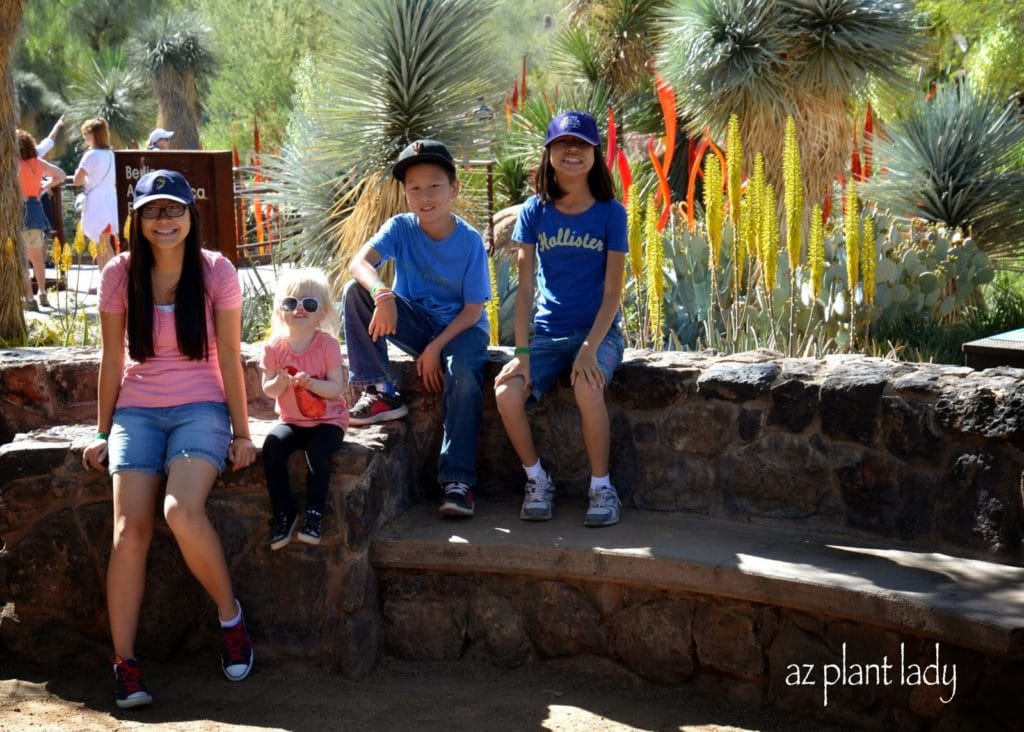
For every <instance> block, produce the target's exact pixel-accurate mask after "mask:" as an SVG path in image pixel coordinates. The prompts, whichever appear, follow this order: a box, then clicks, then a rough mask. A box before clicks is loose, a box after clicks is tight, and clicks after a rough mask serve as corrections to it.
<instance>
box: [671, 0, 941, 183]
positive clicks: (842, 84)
mask: <svg viewBox="0 0 1024 732" xmlns="http://www.w3.org/2000/svg"><path fill="white" fill-rule="evenodd" d="M921 25H922V24H921V20H920V18H919V17H918V16H917V15H916V13H915V12H914V8H913V5H912V4H911V3H907V2H892V1H891V0H677V2H676V4H675V6H674V8H673V10H672V12H671V13H670V17H669V21H668V26H667V31H666V35H665V43H664V45H663V48H662V51H661V53H660V54H659V57H658V58H659V67H660V68H661V69H662V72H663V73H664V74H665V76H666V78H667V79H668V80H669V81H670V82H672V83H673V85H674V86H675V88H676V92H677V95H678V98H679V100H680V103H681V107H682V108H681V112H682V113H683V116H684V117H689V118H690V119H691V120H692V127H693V128H694V129H695V130H701V129H704V128H705V127H710V129H711V130H712V134H714V135H716V136H718V135H719V134H720V133H721V132H722V131H724V130H725V127H726V123H727V121H728V119H729V116H730V115H731V114H737V115H739V118H740V120H741V123H742V139H743V148H744V150H745V151H746V154H747V156H748V158H747V161H746V163H747V165H746V169H747V170H748V171H749V170H750V166H751V163H752V160H753V155H754V154H755V153H756V152H758V151H760V152H763V153H764V154H765V157H766V161H765V162H766V163H767V168H766V169H767V170H768V171H769V177H770V178H772V180H771V182H772V183H773V184H774V185H775V188H776V190H777V191H779V192H780V194H781V192H782V190H783V188H782V186H781V185H779V184H780V183H781V181H780V180H779V179H778V178H777V177H776V176H777V175H778V172H777V171H781V169H782V168H781V165H780V156H781V151H782V150H781V148H782V146H781V145H780V144H779V141H780V140H782V139H783V138H784V130H785V125H786V117H787V116H788V115H793V117H794V118H795V121H796V128H797V129H798V130H801V131H803V134H802V137H801V139H800V158H801V159H802V160H803V161H804V175H805V180H806V194H807V195H806V198H807V200H808V201H814V200H819V199H820V197H821V195H822V192H823V191H824V190H825V186H826V185H827V184H828V183H829V182H830V181H832V180H833V179H834V178H835V176H836V175H837V174H839V173H841V172H842V171H843V169H844V165H845V162H846V160H847V158H848V153H849V145H850V140H851V139H852V134H853V128H852V121H851V117H850V109H851V101H852V99H853V96H854V94H855V93H857V92H858V91H861V90H862V89H863V88H865V86H866V85H867V83H868V82H869V81H871V80H875V81H876V82H878V83H890V84H897V83H900V82H902V81H903V80H904V79H905V77H903V76H902V75H901V74H900V72H899V70H900V69H901V68H903V67H905V66H906V65H907V64H909V63H913V62H914V61H916V60H917V58H918V56H919V53H920V51H919V49H920V43H921V41H920V39H921V36H920V35H919V33H918V31H919V29H920V28H921Z"/></svg>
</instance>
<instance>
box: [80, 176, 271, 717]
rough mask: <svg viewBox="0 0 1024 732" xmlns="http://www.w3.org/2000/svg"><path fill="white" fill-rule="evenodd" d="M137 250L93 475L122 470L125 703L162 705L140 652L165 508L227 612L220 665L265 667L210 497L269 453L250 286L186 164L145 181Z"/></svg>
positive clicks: (109, 361) (137, 209) (120, 305)
mask: <svg viewBox="0 0 1024 732" xmlns="http://www.w3.org/2000/svg"><path fill="white" fill-rule="evenodd" d="M134 196H135V197H134V200H133V202H132V211H131V221H130V224H131V225H130V235H129V236H130V239H129V242H128V250H127V251H125V252H122V253H121V254H119V255H118V256H117V257H115V258H114V259H112V260H111V262H110V263H109V264H108V265H107V266H106V267H105V268H104V269H103V273H102V275H101V278H100V287H99V314H100V328H101V333H102V341H101V344H102V345H101V352H100V371H99V387H98V395H97V405H98V407H97V430H96V436H95V438H94V439H93V440H92V441H91V442H90V443H89V445H88V446H87V447H86V448H85V452H84V453H83V456H82V464H83V466H84V467H85V468H86V469H91V470H98V471H104V472H109V473H110V474H111V475H112V476H113V506H114V538H113V547H112V549H111V552H110V563H109V566H108V569H107V612H108V615H109V617H110V634H111V639H112V640H113V645H114V656H113V659H112V662H113V667H114V679H115V694H116V701H117V706H118V707H120V708H124V709H127V708H132V707H137V706H144V705H148V704H150V703H152V701H153V698H152V696H151V695H150V693H149V691H148V690H147V689H146V686H145V684H144V683H143V680H142V674H141V671H140V670H139V664H138V661H137V660H136V659H135V635H136V632H137V630H138V626H139V613H140V610H141V606H142V599H143V589H144V585H145V575H146V555H147V554H148V552H149V548H150V543H151V541H152V538H153V528H154V508H155V505H156V502H157V500H158V498H159V497H160V495H161V491H160V484H161V482H162V481H164V482H165V490H164V498H163V513H164V516H165V518H166V519H167V526H168V527H169V528H170V530H171V533H172V534H173V536H174V539H175V541H176V542H177V544H178V547H179V549H180V550H181V554H182V557H183V558H184V559H185V564H186V565H187V566H188V568H189V570H190V571H191V572H192V574H193V575H194V576H195V578H196V579H197V580H198V581H199V584H200V585H202V587H203V589H205V590H206V592H207V593H208V594H209V596H210V598H211V599H212V600H213V602H214V604H215V605H216V608H217V615H218V618H219V620H220V625H221V633H222V640H223V644H222V651H221V667H222V669H223V671H224V675H225V676H227V678H228V679H229V680H231V681H240V680H242V679H244V678H245V677H246V676H247V675H248V674H249V671H250V670H251V669H252V664H253V650H252V643H251V641H250V640H249V636H248V633H247V632H246V628H245V620H244V619H243V617H242V607H241V605H240V604H239V602H238V600H237V599H236V598H235V594H234V590H233V589H232V584H231V578H230V577H229V575H228V567H227V562H226V561H225V559H224V550H223V548H222V546H221V543H220V539H219V538H218V536H217V532H216V531H215V530H214V528H213V525H212V524H211V523H210V520H209V518H208V517H207V515H206V508H205V507H206V499H207V496H208V495H209V493H210V490H211V489H212V488H213V483H214V481H215V480H216V479H217V476H218V475H219V474H220V473H221V472H222V471H223V469H224V467H225V464H226V462H230V463H231V465H232V468H233V469H234V470H238V469H240V468H244V467H246V466H247V465H250V464H251V463H252V462H253V461H254V460H255V458H256V448H255V447H254V446H253V443H252V440H251V439H250V435H249V417H248V411H247V402H246V394H245V383H244V375H243V372H242V363H241V332H242V290H241V286H240V285H239V282H238V274H237V272H236V271H235V268H234V266H233V265H232V264H231V262H230V260H228V259H227V258H226V257H224V256H222V255H220V254H218V253H216V252H212V251H209V250H206V249H203V248H201V246H200V245H201V242H202V241H203V239H202V234H201V231H200V228H199V226H200V221H199V214H198V211H197V210H196V206H195V199H194V196H193V192H192V188H191V186H190V185H189V183H188V181H187V180H185V178H184V177H183V176H182V175H181V174H180V173H178V172H176V171H172V170H155V171H152V172H150V173H147V174H146V175H144V176H142V178H140V179H139V182H138V184H137V185H136V187H135V194H134Z"/></svg>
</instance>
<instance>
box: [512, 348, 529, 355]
mask: <svg viewBox="0 0 1024 732" xmlns="http://www.w3.org/2000/svg"><path fill="white" fill-rule="evenodd" d="M514 353H515V355H517V356H529V355H530V347H529V346H516V350H515V351H514Z"/></svg>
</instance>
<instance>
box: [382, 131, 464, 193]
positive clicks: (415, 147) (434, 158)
mask: <svg viewBox="0 0 1024 732" xmlns="http://www.w3.org/2000/svg"><path fill="white" fill-rule="evenodd" d="M419 163H433V164H434V165H440V166H441V167H442V168H444V169H445V170H447V171H448V172H449V173H450V174H451V175H455V161H454V160H453V159H452V154H451V153H450V152H448V148H446V147H445V146H444V144H443V143H440V142H438V141H437V140H416V142H414V143H412V144H410V145H408V146H407V147H406V148H405V149H404V150H402V152H401V153H400V154H399V155H398V162H397V163H395V167H394V169H392V171H391V172H392V174H393V175H394V176H395V178H397V179H398V180H400V181H402V182H403V183H404V182H405V171H407V170H408V169H409V166H410V165H417V164H419Z"/></svg>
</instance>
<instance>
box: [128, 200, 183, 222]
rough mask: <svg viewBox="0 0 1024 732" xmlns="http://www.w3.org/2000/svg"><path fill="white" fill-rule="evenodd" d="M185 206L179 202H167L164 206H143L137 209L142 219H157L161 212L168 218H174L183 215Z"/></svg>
mask: <svg viewBox="0 0 1024 732" xmlns="http://www.w3.org/2000/svg"><path fill="white" fill-rule="evenodd" d="M186 210H187V206H184V205H182V204H180V203H169V204H167V205H166V206H145V207H144V208H143V209H142V210H141V211H139V216H141V217H142V218H144V219H158V218H160V216H161V214H162V215H164V216H166V217H167V218H169V219H176V218H178V217H180V216H184V215H185V211H186Z"/></svg>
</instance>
